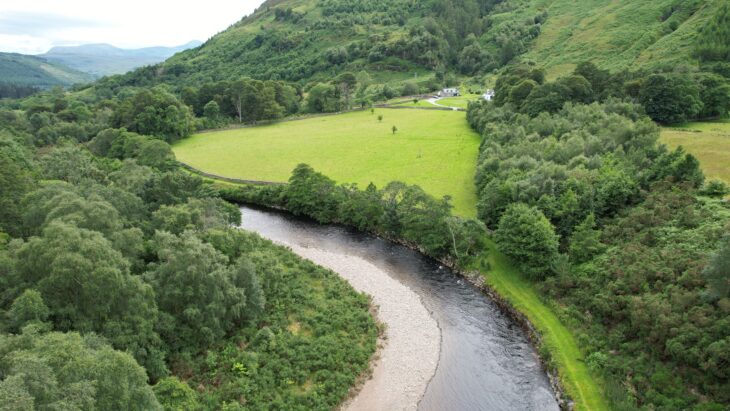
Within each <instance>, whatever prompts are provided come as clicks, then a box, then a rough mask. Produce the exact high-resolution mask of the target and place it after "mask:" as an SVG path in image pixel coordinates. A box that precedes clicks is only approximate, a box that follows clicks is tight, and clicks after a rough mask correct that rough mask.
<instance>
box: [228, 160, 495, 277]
mask: <svg viewBox="0 0 730 411" xmlns="http://www.w3.org/2000/svg"><path fill="white" fill-rule="evenodd" d="M221 195H222V196H223V198H226V199H230V200H232V201H237V202H247V203H255V204H261V205H266V206H272V205H273V206H279V207H283V208H285V209H286V210H288V211H290V212H291V213H293V214H295V215H303V216H307V217H310V218H312V219H314V220H316V221H318V222H320V223H336V224H344V225H348V226H351V227H354V228H357V229H358V230H360V231H365V232H370V233H373V234H377V235H381V236H384V237H386V238H389V239H392V240H397V241H403V242H405V243H406V244H408V245H410V246H412V247H414V248H418V249H419V250H420V251H421V252H423V253H424V254H426V255H428V256H430V257H433V258H435V259H439V260H442V261H446V262H449V263H452V264H454V265H456V266H459V267H465V266H467V265H468V264H470V263H472V262H473V261H474V259H475V257H476V256H477V255H478V254H479V253H480V252H481V251H482V249H483V247H484V236H485V235H486V231H485V229H484V226H483V225H482V224H481V223H479V222H478V221H476V220H469V219H462V218H460V217H455V216H452V215H451V204H450V203H449V201H450V199H449V198H448V197H444V198H442V199H435V198H433V197H431V196H430V195H428V194H427V193H425V192H424V191H423V189H421V188H420V187H419V186H416V185H408V184H405V183H402V182H398V181H395V182H391V183H390V184H388V185H386V186H385V187H383V188H382V189H378V188H377V187H376V186H375V185H374V184H369V185H368V186H367V187H366V188H365V189H364V190H363V189H360V188H358V187H357V186H356V185H354V184H343V185H338V184H336V183H335V182H334V181H333V180H331V179H330V178H328V177H327V176H325V175H323V174H321V173H319V172H317V171H315V170H314V169H312V168H311V167H310V166H308V165H306V164H300V165H298V166H297V167H296V168H295V169H294V170H293V172H292V175H291V178H290V179H289V183H288V184H287V185H281V186H243V187H236V188H223V189H221Z"/></svg>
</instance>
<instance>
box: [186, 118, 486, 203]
mask: <svg viewBox="0 0 730 411" xmlns="http://www.w3.org/2000/svg"><path fill="white" fill-rule="evenodd" d="M379 115H382V116H383V121H382V122H380V121H378V116H379ZM394 125H395V126H396V127H397V128H398V131H397V132H396V133H395V134H393V133H392V131H391V128H392V127H393V126H394ZM478 146H479V136H478V135H477V134H476V133H475V132H474V131H472V130H471V128H469V125H468V124H467V122H466V118H465V114H464V113H463V112H455V111H441V110H395V109H375V114H371V113H370V111H369V110H367V111H359V112H351V113H346V114H341V115H333V116H322V117H316V118H310V119H306V120H298V121H288V122H281V123H276V124H273V125H266V126H260V127H252V128H241V129H232V130H224V131H215V132H209V133H202V134H196V135H194V136H192V137H190V138H187V139H185V140H182V141H180V142H178V143H177V144H175V146H174V147H173V150H174V151H175V155H176V156H177V158H178V160H180V161H182V162H184V163H187V164H189V165H191V166H193V167H195V168H197V169H199V170H202V171H205V172H208V173H213V174H217V175H220V176H225V177H234V178H242V179H250V180H266V181H287V180H288V178H289V176H290V174H291V171H292V169H293V168H294V167H295V166H296V165H297V164H299V163H307V164H309V165H311V166H312V167H314V168H315V169H316V170H318V171H321V172H323V173H324V174H325V175H327V176H329V177H331V178H333V179H335V180H336V181H338V182H341V183H357V184H359V185H360V186H361V187H363V188H364V187H365V186H366V185H367V184H368V183H370V182H374V183H375V184H376V185H378V186H379V187H382V186H384V185H385V184H387V183H388V182H390V181H393V180H400V181H404V182H406V183H409V184H418V185H420V186H421V187H423V189H425V190H426V191H427V192H428V193H430V194H432V195H434V196H437V197H441V196H444V195H450V196H451V197H452V203H453V205H454V211H455V213H457V214H459V215H462V216H467V217H473V216H474V215H475V214H476V210H475V208H476V207H475V204H476V193H475V188H474V169H475V167H476V159H477V153H478Z"/></svg>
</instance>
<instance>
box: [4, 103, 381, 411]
mask: <svg viewBox="0 0 730 411" xmlns="http://www.w3.org/2000/svg"><path fill="white" fill-rule="evenodd" d="M93 100H94V99H89V100H87V102H84V101H83V99H81V98H79V97H78V96H74V95H70V94H68V93H64V92H62V91H60V90H55V91H53V92H49V93H44V94H42V95H38V96H35V97H33V98H31V99H28V100H25V101H23V102H22V103H20V105H19V106H17V108H16V109H14V110H8V109H0V153H1V155H0V181H2V184H0V210H2V211H0V330H1V331H2V334H0V353H1V354H0V375H1V376H2V380H1V381H0V398H1V399H2V401H0V402H2V403H3V404H4V406H6V407H10V408H11V409H145V410H149V409H167V410H173V409H174V410H177V409H226V410H234V409H243V408H242V407H243V406H244V405H245V409H282V410H283V409H286V410H290V409H330V408H332V407H334V406H335V405H337V404H338V403H340V402H341V401H342V399H343V398H344V397H345V396H346V395H347V393H348V391H349V389H350V387H351V385H352V384H353V383H354V381H355V379H356V378H357V377H358V376H359V375H360V374H361V373H362V372H363V371H364V370H365V369H366V368H367V366H368V363H369V360H370V356H371V355H372V353H373V352H374V350H375V339H376V336H377V333H378V329H377V327H376V324H375V323H374V321H373V318H372V317H371V315H370V314H369V308H370V303H369V299H368V298H367V297H365V296H364V295H360V294H357V293H355V292H354V291H353V290H352V289H351V288H350V287H349V286H348V285H347V284H346V283H345V282H344V281H343V280H341V279H340V278H339V277H338V276H337V275H336V274H334V273H332V272H330V271H327V270H324V269H322V268H319V267H317V266H315V265H313V264H311V263H308V262H305V261H303V260H301V259H300V258H298V257H296V256H294V255H293V254H292V253H291V252H290V251H288V250H286V249H284V248H282V247H278V246H275V245H273V244H272V243H270V242H269V241H267V240H263V239H261V238H259V237H258V236H256V235H255V234H251V233H247V232H244V231H240V230H237V229H235V226H236V225H238V224H239V223H240V218H241V217H240V213H239V210H238V208H237V207H236V206H234V205H232V204H229V203H227V202H225V201H224V200H222V199H221V198H220V197H219V195H218V193H217V190H215V189H214V188H213V187H212V186H211V185H210V184H208V183H205V182H204V181H203V180H202V179H200V178H199V177H196V176H193V175H190V174H188V173H186V172H183V171H181V170H179V169H178V168H177V165H176V163H175V161H174V155H173V153H172V151H171V149H170V146H169V145H168V144H167V143H166V142H165V140H169V141H172V140H174V139H176V138H179V137H181V136H184V135H186V133H189V128H187V127H188V126H186V124H187V123H186V121H185V119H186V118H187V119H192V118H193V117H192V114H191V113H190V109H188V108H187V106H185V105H183V104H180V103H179V102H178V100H177V99H176V98H175V97H174V96H172V95H171V94H169V93H165V92H164V91H161V90H152V91H140V92H139V93H137V94H134V95H132V96H130V97H129V100H127V99H126V98H125V99H122V100H121V101H119V102H118V104H116V105H114V108H113V109H112V108H110V106H109V104H108V101H106V102H103V103H100V104H96V103H93V102H92V101H93ZM96 100H101V99H96ZM135 102H136V103H139V104H140V105H143V106H144V107H145V108H146V109H145V110H142V111H141V112H137V111H135V105H134V103H135ZM176 102H178V103H176ZM87 103H88V104H87ZM156 105H159V106H160V107H163V109H162V110H161V111H154V107H155V106H156ZM116 125H125V126H129V127H130V130H136V131H139V132H146V133H151V134H154V135H157V136H158V137H157V138H155V137H150V136H148V135H142V134H137V133H136V132H133V131H128V130H127V129H124V128H121V129H120V128H115V127H116ZM324 353H327V355H323V354H324Z"/></svg>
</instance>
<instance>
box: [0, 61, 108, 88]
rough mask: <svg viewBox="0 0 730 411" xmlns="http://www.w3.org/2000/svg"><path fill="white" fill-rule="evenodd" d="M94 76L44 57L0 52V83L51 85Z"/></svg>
mask: <svg viewBox="0 0 730 411" xmlns="http://www.w3.org/2000/svg"><path fill="white" fill-rule="evenodd" d="M93 79H94V77H93V76H92V75H90V74H87V73H82V72H80V71H76V70H74V69H72V68H69V67H67V66H64V65H62V64H58V63H53V62H50V61H48V60H46V59H43V58H40V57H35V56H26V55H23V54H17V53H0V84H12V85H17V86H35V87H44V88H48V87H53V86H70V85H73V84H77V83H88V82H90V81H91V80H93Z"/></svg>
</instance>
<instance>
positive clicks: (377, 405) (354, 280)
mask: <svg viewBox="0 0 730 411" xmlns="http://www.w3.org/2000/svg"><path fill="white" fill-rule="evenodd" d="M283 245H285V246H287V247H289V248H291V249H292V251H293V252H294V253H296V254H298V255H299V256H301V257H303V258H306V259H308V260H310V261H312V262H314V263H315V264H318V265H320V266H323V267H325V268H328V269H330V270H332V271H334V272H336V273H338V274H339V275H340V276H341V277H343V278H344V279H345V280H347V281H348V282H349V283H350V285H352V287H353V288H355V289H356V290H358V291H360V292H363V293H366V294H368V295H370V296H372V299H373V304H374V305H375V306H377V307H378V320H379V321H381V322H382V323H384V324H385V325H386V329H385V340H384V346H383V348H382V349H381V350H380V351H379V354H378V355H379V358H377V359H376V361H375V364H374V367H373V370H372V376H371V378H370V379H369V380H367V381H366V382H365V383H364V385H363V386H362V388H361V389H360V391H359V393H358V394H357V395H356V396H355V397H354V398H352V399H351V400H349V401H348V402H347V403H346V404H344V405H343V407H342V409H345V410H348V411H368V410H415V409H417V407H418V402H419V400H420V399H421V397H422V396H423V393H424V392H425V391H426V388H427V386H428V383H429V381H430V380H431V377H432V376H433V375H434V373H435V372H436V367H437V365H438V360H439V350H440V345H441V332H440V330H439V328H438V324H437V323H436V321H435V320H434V319H433V318H432V317H431V315H430V314H429V312H428V310H427V309H426V308H425V307H424V306H423V304H422V303H421V300H420V298H419V297H418V295H417V294H416V293H415V292H413V291H412V290H410V289H409V288H408V287H406V286H404V285H402V284H401V283H399V282H398V281H396V280H394V279H393V278H391V277H390V276H389V275H388V274H387V273H386V272H384V271H383V270H381V269H380V268H378V267H376V266H375V265H373V264H371V263H369V262H367V261H365V260H363V259H361V258H358V257H354V256H342V255H339V254H335V253H331V252H327V251H324V250H318V249H314V248H305V247H300V246H296V245H291V244H283Z"/></svg>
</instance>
